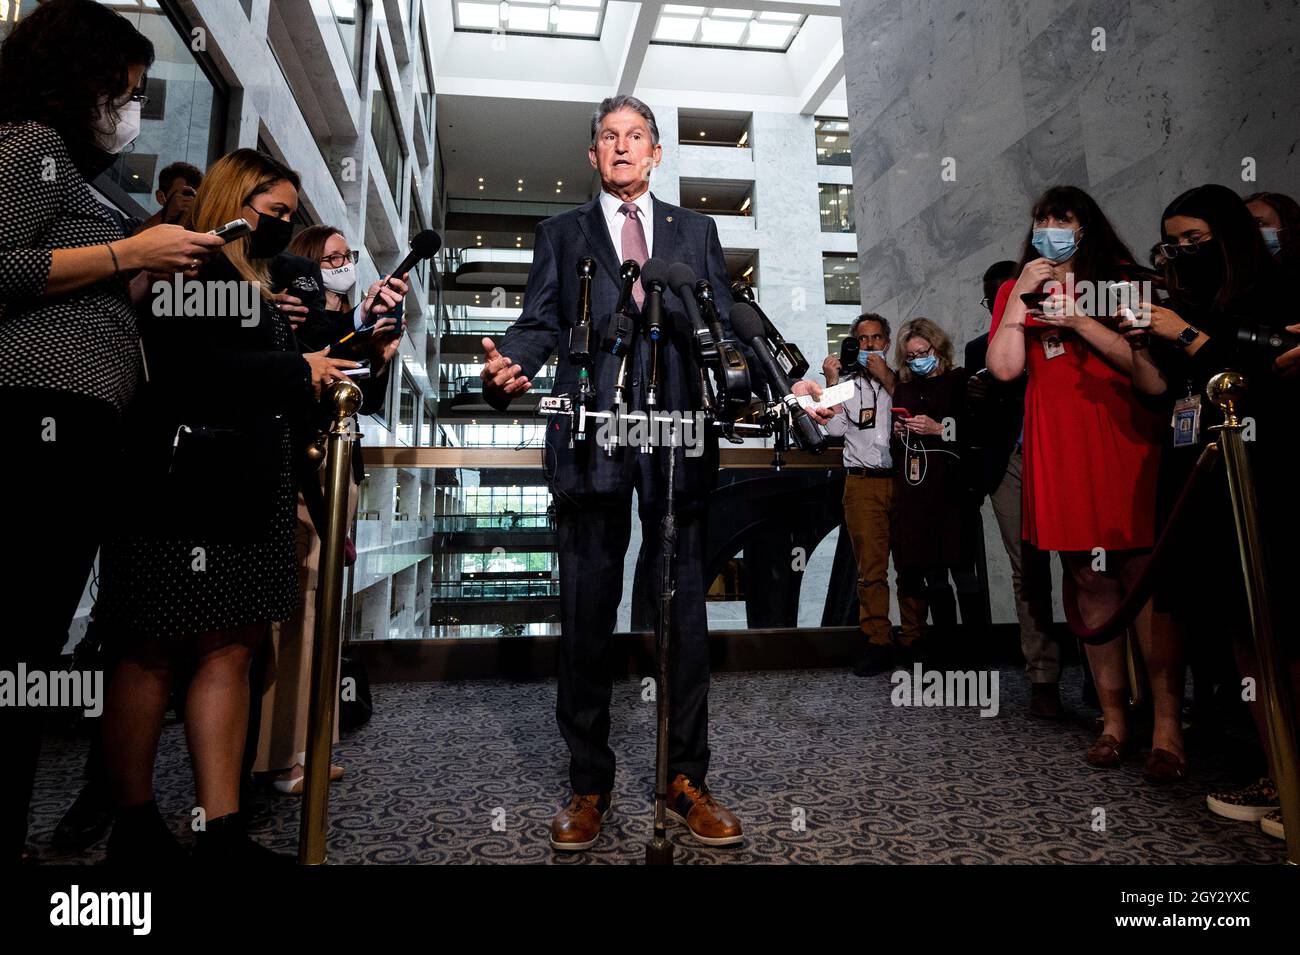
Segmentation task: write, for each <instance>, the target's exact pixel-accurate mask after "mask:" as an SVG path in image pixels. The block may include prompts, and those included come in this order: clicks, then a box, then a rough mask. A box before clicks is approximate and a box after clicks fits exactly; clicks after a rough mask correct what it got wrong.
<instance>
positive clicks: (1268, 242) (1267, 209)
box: [1246, 192, 1300, 279]
mask: <svg viewBox="0 0 1300 955" xmlns="http://www.w3.org/2000/svg"><path fill="white" fill-rule="evenodd" d="M1246 208H1247V209H1249V210H1250V214H1251V215H1253V216H1254V217H1255V222H1256V223H1257V224H1258V225H1259V234H1260V235H1261V236H1263V238H1264V245H1265V246H1266V247H1267V248H1268V251H1269V252H1270V253H1271V254H1272V256H1273V258H1274V260H1276V261H1277V263H1278V265H1280V266H1282V269H1283V271H1284V272H1286V273H1287V274H1288V276H1289V277H1290V278H1292V279H1295V278H1298V277H1300V203H1298V202H1296V201H1295V200H1294V199H1292V198H1291V197H1290V196H1288V195H1284V194H1282V193H1280V192H1256V193H1254V194H1253V195H1249V196H1247V197H1246Z"/></svg>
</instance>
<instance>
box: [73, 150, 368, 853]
mask: <svg viewBox="0 0 1300 955" xmlns="http://www.w3.org/2000/svg"><path fill="white" fill-rule="evenodd" d="M298 188H299V179H298V175H297V173H295V172H293V171H292V170H290V169H288V168H286V167H285V166H283V165H282V164H280V163H279V162H277V161H276V160H275V159H273V158H271V157H269V156H266V155H264V154H262V153H259V152H256V151H254V150H251V149H241V150H238V151H236V152H234V153H231V154H230V155H228V156H226V157H224V158H222V159H221V160H219V161H218V162H217V163H215V164H214V165H213V166H212V168H211V169H210V170H209V171H208V174H207V177H206V178H205V179H204V181H203V185H202V186H201V187H200V188H199V191H198V195H197V196H196V197H195V200H194V207H193V209H192V210H191V224H192V226H193V227H194V229H195V230H196V231H202V232H206V231H210V230H212V229H215V228H217V227H218V226H221V225H223V224H225V223H227V222H230V221H231V220H233V219H236V218H243V219H245V220H247V221H248V223H249V224H250V225H251V226H252V227H253V231H252V233H251V234H250V235H248V236H247V237H245V238H243V239H238V240H236V241H232V242H231V243H229V244H228V245H226V246H225V247H223V248H222V250H221V254H220V255H218V256H215V257H214V258H213V259H212V261H211V262H209V263H208V264H207V265H205V266H204V267H203V268H201V269H200V270H199V272H198V275H197V279H196V281H197V282H198V283H200V284H201V286H202V288H201V291H202V292H203V294H202V296H198V295H192V294H190V293H188V292H187V294H186V296H185V299H186V302H201V303H202V305H201V309H202V314H199V315H194V314H192V312H191V311H186V312H185V313H183V317H182V315H181V314H178V311H177V304H178V303H177V302H176V301H174V300H170V299H171V298H172V296H174V295H175V294H176V293H175V291H174V288H173V284H172V283H171V282H160V283H157V284H156V286H155V289H156V292H155V297H154V300H153V301H152V303H150V306H149V307H148V308H146V309H143V310H142V312H143V315H142V320H141V325H142V338H143V344H144V353H145V356H146V360H147V364H148V368H149V372H150V380H149V384H148V386H147V388H146V389H145V390H144V391H143V392H142V394H141V397H140V400H139V401H138V402H137V405H136V407H135V408H134V409H133V412H132V416H131V421H130V427H129V428H128V434H129V436H130V442H131V443H130V446H129V448H128V452H129V455H130V467H129V468H128V485H127V493H125V494H124V498H123V502H122V507H121V509H120V516H121V518H122V520H121V526H120V529H119V531H118V533H117V534H115V535H114V536H113V537H112V538H111V539H110V540H109V542H108V543H106V544H105V546H104V549H103V553H102V556H101V575H100V576H101V582H100V593H99V600H98V602H97V605H96V619H97V622H99V623H100V624H102V625H103V626H104V628H105V631H106V632H107V633H108V635H109V636H108V639H109V640H111V641H112V642H113V644H114V649H115V650H116V651H117V652H118V653H119V654H120V656H121V659H122V662H121V663H120V664H119V665H118V667H117V670H116V671H115V674H114V676H113V679H112V681H111V683H110V686H109V692H108V701H107V706H106V707H105V713H104V729H103V734H104V744H105V750H106V752H107V755H108V763H109V770H110V773H111V775H112V777H113V786H114V796H115V801H116V805H117V815H116V820H115V822H114V826H113V835H112V837H111V838H110V840H109V846H108V851H109V858H110V860H112V861H114V862H130V863H138V862H163V863H165V862H168V861H174V860H176V858H177V857H178V856H179V855H181V849H180V847H179V845H178V843H177V842H176V841H175V838H174V837H173V836H172V834H171V832H170V831H169V829H168V827H167V826H166V824H165V823H164V821H163V820H162V818H161V816H160V815H159V812H158V808H157V806H156V804H155V803H154V797H153V768H154V760H155V757H156V755H157V747H158V737H159V733H160V731H161V728H162V720H163V713H164V712H165V710H166V709H167V705H168V694H169V690H170V687H171V677H172V673H173V672H174V670H175V669H176V668H177V667H178V666H180V665H182V664H184V665H186V666H188V667H190V668H192V676H191V679H190V684H189V691H188V693H187V695H186V700H185V729H186V739H187V741H188V743H189V749H190V758H191V761H192V763H193V769H194V779H195V789H196V794H197V803H196V805H197V806H198V807H199V809H201V820H200V821H201V822H202V826H201V827H199V826H195V827H194V828H195V829H196V832H197V841H196V845H195V859H196V861H202V862H210V863H227V862H235V861H241V860H243V861H251V862H257V861H259V860H265V861H269V858H268V857H270V858H276V857H273V856H272V854H271V853H270V852H269V851H268V850H265V849H263V848H261V847H260V846H257V845H256V844H255V843H253V842H252V840H251V839H249V838H248V836H247V834H246V833H245V831H244V825H243V820H242V818H241V817H240V814H239V779H240V766H241V763H242V759H243V753H244V743H245V737H246V733H247V724H248V705H249V685H248V674H249V663H250V660H251V658H252V655H253V652H254V650H255V648H256V647H257V645H258V644H259V642H260V641H261V639H262V638H263V636H264V634H265V632H266V630H267V626H268V624H270V623H271V622H272V621H274V620H284V619H286V618H287V617H289V616H290V614H292V613H293V611H294V610H295V609H296V607H297V603H298V578H297V555H296V552H295V541H294V502H295V500H296V498H297V488H296V483H295V471H296V467H295V462H296V461H297V459H298V456H300V455H301V454H302V453H303V448H302V447H301V445H300V444H298V443H296V442H295V440H294V439H293V434H294V432H295V429H296V428H298V427H299V426H300V422H302V421H304V420H305V418H306V415H307V414H308V413H309V412H310V410H311V408H312V398H313V397H314V396H319V395H320V392H321V389H322V388H323V387H324V386H326V385H328V384H329V383H330V382H332V381H333V380H335V379H338V378H341V377H343V374H344V370H345V369H346V368H349V367H353V366H354V365H355V363H354V362H350V361H346V362H345V361H339V360H337V359H331V358H330V357H329V355H328V350H324V351H318V352H315V353H309V354H302V353H300V352H299V350H298V348H297V346H296V343H295V342H294V338H293V332H292V330H291V329H290V326H289V322H288V320H287V318H285V317H284V316H283V315H282V314H281V313H280V311H279V310H278V309H277V308H276V307H275V305H274V302H273V300H272V296H271V294H270V275H269V269H268V263H269V260H270V259H271V258H272V257H273V256H275V255H276V254H277V253H279V252H280V251H282V250H283V249H284V247H285V246H286V245H287V244H288V241H289V236H290V233H291V232H292V229H293V225H292V222H291V219H292V216H293V214H294V212H295V211H296V210H297V208H298ZM168 315H176V316H177V317H163V316H168Z"/></svg>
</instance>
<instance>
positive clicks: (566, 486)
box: [497, 196, 763, 496]
mask: <svg viewBox="0 0 1300 955" xmlns="http://www.w3.org/2000/svg"><path fill="white" fill-rule="evenodd" d="M652 199H653V203H654V236H653V248H652V249H651V256H652V257H653V258H656V259H661V260H662V261H664V262H665V263H669V264H671V263H673V262H683V263H685V264H686V265H689V266H690V267H691V268H692V269H693V270H694V271H695V275H696V277H697V278H700V279H708V281H709V283H710V284H711V285H712V286H713V292H714V296H715V299H716V301H717V305H718V311H719V314H720V316H721V318H722V326H723V330H724V332H725V334H726V336H727V337H728V338H732V339H733V340H734V335H733V333H732V330H731V323H730V319H729V314H728V313H729V311H730V309H731V304H732V299H731V293H730V289H729V286H730V282H729V280H728V278H727V267H726V261H725V259H724V257H723V254H722V245H721V243H720V242H719V241H718V227H717V224H716V223H715V222H714V221H713V220H712V219H711V218H709V217H708V216H705V215H701V214H699V213H697V212H692V211H690V210H689V209H683V208H681V207H679V206H674V205H669V204H668V203H666V202H662V201H660V200H659V199H655V198H653V196H652ZM585 256H590V257H591V258H592V259H593V260H595V263H596V270H595V274H594V276H593V278H592V286H591V320H592V325H593V328H592V336H591V350H592V352H593V355H594V358H593V362H594V366H595V367H594V369H593V374H592V385H593V387H594V390H595V392H596V410H598V411H607V410H609V409H610V408H612V407H613V403H614V381H615V379H616V378H617V375H618V365H619V359H617V358H615V357H614V356H613V355H610V354H609V353H608V352H606V351H604V350H602V349H600V343H601V342H603V341H604V338H605V332H606V329H607V328H608V325H609V320H610V315H611V313H612V312H613V311H614V309H615V307H616V306H617V304H618V293H619V287H620V283H619V279H618V269H619V266H620V265H621V264H622V263H621V262H620V261H619V260H618V259H617V258H616V257H615V251H614V245H613V243H612V242H611V241H610V237H609V229H608V227H607V226H606V223H605V216H604V214H603V213H602V211H601V208H600V200H599V198H596V199H593V200H591V201H590V202H588V203H586V204H585V205H583V206H580V207H578V208H577V209H571V210H569V211H568V212H562V213H560V214H559V215H557V216H553V217H551V218H549V219H547V220H545V221H544V222H542V223H541V224H540V225H538V227H537V234H536V237H535V240H534V243H533V264H532V268H531V270H530V271H529V273H528V285H527V288H526V290H525V292H524V302H523V311H522V313H521V314H520V316H519V318H518V320H517V321H516V322H515V323H514V324H513V325H512V326H510V329H509V330H508V331H507V332H506V334H505V337H504V338H502V340H501V341H500V342H499V343H498V344H497V350H498V351H499V352H500V354H501V355H503V356H505V357H508V358H509V359H510V360H511V361H512V362H513V363H515V364H517V365H519V367H520V373H521V374H523V375H526V376H528V377H529V378H532V377H533V376H534V375H536V374H537V372H538V370H539V369H540V368H541V367H542V366H543V365H544V364H545V363H546V361H547V359H548V358H550V356H551V354H552V353H553V352H555V351H556V349H557V348H558V349H559V360H558V365H557V368H556V372H555V389H554V392H553V393H554V394H557V395H565V394H567V395H573V394H576V393H577V390H578V368H577V366H575V365H573V364H571V362H570V360H569V329H570V328H571V327H572V326H573V324H574V322H575V321H576V319H577V315H578V301H579V294H580V287H579V281H578V262H579V261H580V260H581V259H582V258H583V257H585ZM664 311H665V312H666V313H667V314H668V321H669V323H670V326H671V331H672V333H671V334H670V335H667V336H665V338H666V340H667V342H668V344H667V346H666V347H661V348H660V360H661V371H660V376H659V386H660V387H659V410H661V411H672V410H681V411H689V410H691V409H693V408H696V407H698V394H697V393H698V373H697V372H694V371H693V369H694V367H695V365H694V357H693V352H692V351H691V348H692V346H691V343H690V338H689V335H690V324H689V321H688V320H687V319H686V317H685V314H684V311H683V308H682V302H681V299H680V298H678V296H677V294H676V293H675V292H672V291H665V293H664ZM742 350H743V351H744V353H745V356H746V359H747V361H749V367H750V375H751V379H752V382H753V384H754V387H755V390H756V391H757V389H758V388H760V387H761V386H762V381H763V379H762V377H761V373H757V372H755V369H754V362H753V360H752V359H753V355H752V352H751V351H750V349H748V348H747V347H744V346H742ZM648 364H649V345H648V343H647V341H646V339H645V338H644V337H643V336H636V344H635V346H634V353H633V357H632V361H631V362H630V363H629V365H628V375H627V385H628V395H629V400H628V407H629V409H635V410H644V408H645V392H646V383H647V368H648ZM546 420H547V427H546V451H545V468H546V474H547V478H548V480H549V481H550V482H551V487H552V491H553V492H554V493H556V494H557V495H560V496H576V495H582V494H608V493H612V492H616V491H620V490H623V489H626V488H629V487H632V486H633V485H634V483H635V475H636V468H637V467H638V461H637V459H638V457H640V456H641V455H640V453H639V451H638V450H637V449H636V448H624V449H621V450H619V451H618V452H616V454H615V455H614V457H613V458H611V457H610V456H609V455H607V454H605V453H604V451H603V450H602V449H601V448H599V447H586V448H583V447H575V448H573V449H570V448H569V446H568V445H569V429H570V426H571V422H570V420H569V418H568V417H567V416H555V417H553V418H550V419H546ZM715 432H716V429H714V428H708V429H706V433H705V439H704V448H705V451H704V453H703V454H702V455H701V456H699V457H691V456H687V455H685V454H684V453H683V449H681V448H678V449H677V450H676V454H677V463H676V465H675V467H676V475H677V477H676V480H675V481H674V482H673V483H674V488H675V490H676V491H677V492H679V493H685V494H687V495H693V494H698V495H704V494H707V493H708V492H709V491H710V490H712V488H713V487H714V486H715V485H716V483H717V468H718V464H717V460H718V459H717V436H716V433H715ZM587 444H588V445H590V444H592V442H587ZM656 457H657V458H658V459H660V460H661V461H662V460H663V458H664V455H663V454H662V453H661V454H658V455H656ZM664 463H665V465H666V462H664Z"/></svg>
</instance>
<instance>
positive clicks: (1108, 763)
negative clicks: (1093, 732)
mask: <svg viewBox="0 0 1300 955" xmlns="http://www.w3.org/2000/svg"><path fill="white" fill-rule="evenodd" d="M1129 753H1130V748H1129V743H1128V740H1125V741H1124V742H1122V743H1121V742H1120V741H1119V740H1117V739H1116V738H1115V737H1113V736H1111V735H1110V734H1109V733H1104V734H1102V735H1101V736H1099V737H1097V742H1095V743H1093V744H1092V745H1091V746H1089V747H1088V765H1090V766H1099V767H1102V768H1103V769H1108V768H1110V767H1112V766H1118V765H1119V764H1120V763H1122V762H1124V758H1125V757H1126V756H1128V755H1129Z"/></svg>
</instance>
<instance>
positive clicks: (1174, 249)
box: [1155, 235, 1212, 259]
mask: <svg viewBox="0 0 1300 955" xmlns="http://www.w3.org/2000/svg"><path fill="white" fill-rule="evenodd" d="M1211 238H1212V237H1211V236H1208V235H1207V236H1206V237H1205V238H1203V239H1198V240H1196V241H1195V242H1157V243H1156V247H1155V251H1156V252H1158V253H1159V254H1161V255H1163V256H1164V257H1165V258H1166V259H1172V258H1174V257H1175V256H1178V255H1195V254H1196V253H1197V252H1200V251H1201V249H1202V248H1203V247H1204V246H1207V245H1209V244H1210V239H1211Z"/></svg>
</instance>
